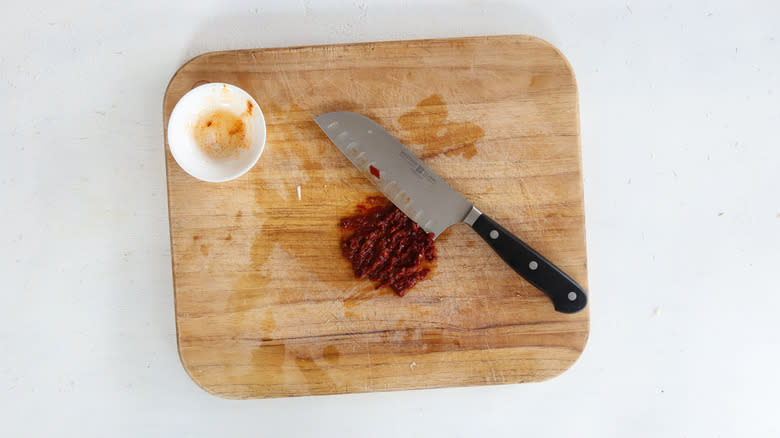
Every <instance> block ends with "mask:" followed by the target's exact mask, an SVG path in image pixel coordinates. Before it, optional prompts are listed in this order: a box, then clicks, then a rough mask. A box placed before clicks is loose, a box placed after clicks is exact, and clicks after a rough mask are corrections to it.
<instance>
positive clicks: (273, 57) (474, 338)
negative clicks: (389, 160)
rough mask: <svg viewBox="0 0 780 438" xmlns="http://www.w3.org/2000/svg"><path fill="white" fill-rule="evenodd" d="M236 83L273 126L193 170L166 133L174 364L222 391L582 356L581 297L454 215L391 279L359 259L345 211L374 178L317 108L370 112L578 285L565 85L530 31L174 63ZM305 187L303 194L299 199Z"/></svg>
mask: <svg viewBox="0 0 780 438" xmlns="http://www.w3.org/2000/svg"><path fill="white" fill-rule="evenodd" d="M207 82H227V83H230V84H234V85H237V86H239V87H241V88H243V89H244V90H246V91H248V92H249V93H250V94H251V95H252V96H254V98H255V99H256V100H257V102H258V103H259V105H260V107H261V109H262V111H263V113H264V114H265V118H266V121H267V126H268V136H267V142H266V147H265V151H264V153H263V155H262V157H261V158H260V161H259V162H258V164H257V165H256V166H255V167H254V168H253V169H252V170H251V171H250V172H248V173H247V174H245V175H244V176H242V177H240V178H238V179H236V180H233V181H231V182H227V183H220V184H213V183H205V182H201V181H198V180H196V179H195V178H193V177H191V176H189V175H188V174H186V173H185V172H184V171H183V170H182V169H181V168H180V167H179V166H178V165H177V164H176V162H175V161H174V159H173V158H172V156H171V154H170V151H169V150H168V148H167V145H166V163H167V176H168V203H169V210H170V226H171V252H172V258H173V277H174V294H175V302H176V327H177V335H178V345H179V354H180V356H181V361H182V363H183V365H184V368H185V369H186V370H187V373H189V375H190V376H191V377H192V379H193V380H194V381H195V382H196V383H197V384H198V385H200V386H201V387H203V388H204V389H205V390H206V391H208V392H210V393H212V394H215V395H218V396H221V397H227V398H258V397H283V396H296V395H306V394H334V393H348V392H365V391H385V390H399V389H417V388H434V387H447V386H466V385H487V384H500V383H517V382H532V381H540V380H545V379H548V378H551V377H553V376H556V375H558V374H560V373H562V372H563V371H565V370H566V369H567V368H569V367H570V366H571V365H572V363H574V361H575V360H577V358H578V357H579V355H580V353H581V352H582V349H583V347H584V345H585V342H586V340H587V338H588V329H589V317H588V311H587V309H586V310H585V311H583V312H580V313H577V314H573V315H566V314H561V313H557V312H555V311H554V310H553V306H552V304H551V302H550V300H549V299H548V298H547V297H546V296H545V295H544V294H543V293H542V292H540V291H538V290H537V289H535V288H534V287H532V286H530V285H529V284H528V283H527V282H526V281H525V280H523V279H522V278H520V277H519V276H518V275H517V274H515V272H514V271H512V270H511V269H510V268H508V267H507V266H506V265H505V264H504V263H503V262H502V261H501V259H500V258H499V257H498V256H497V255H496V254H495V253H493V251H492V250H490V249H489V248H488V246H487V245H486V244H485V243H484V242H483V241H482V240H481V239H480V238H479V237H478V236H477V235H476V234H475V233H474V232H473V231H472V230H471V229H470V228H469V227H468V226H466V225H463V224H459V225H456V226H453V227H451V228H450V229H449V230H447V231H445V232H444V233H443V234H442V235H441V236H440V237H439V239H438V240H437V241H436V245H437V248H438V254H439V260H438V264H437V266H436V267H435V269H434V271H433V274H432V276H431V277H430V278H429V279H427V280H425V281H423V282H421V283H420V284H418V285H417V287H415V288H414V289H412V290H411V291H409V292H408V294H407V296H406V297H404V298H399V297H397V296H396V295H395V294H393V293H392V291H390V290H389V289H380V290H375V289H374V286H373V285H372V284H371V283H370V282H369V281H368V280H357V279H355V278H354V277H353V274H352V271H351V269H350V265H349V263H348V262H347V261H346V260H345V259H344V258H343V257H342V256H341V254H340V248H339V242H340V238H341V235H340V229H339V219H340V218H342V217H345V216H348V215H350V214H353V213H354V212H355V207H356V205H357V204H359V203H360V202H361V201H363V200H364V199H365V198H366V197H367V196H370V195H377V194H378V192H376V189H375V188H374V186H373V185H371V183H370V182H369V181H368V180H367V179H365V178H364V177H363V176H362V175H361V174H360V173H358V171H357V170H356V169H354V168H353V166H352V165H351V164H350V163H349V161H347V159H346V158H344V157H343V156H342V155H341V153H340V152H339V151H338V149H336V147H335V146H334V145H333V144H331V142H330V141H329V140H328V139H327V137H326V136H325V135H324V134H323V133H322V132H321V131H320V129H319V128H318V127H317V125H316V124H315V123H314V121H313V120H312V117H313V116H315V115H317V114H321V113H325V112H328V111H336V110H348V111H354V112H359V113H361V114H364V115H366V116H368V117H370V118H372V119H374V120H375V121H376V122H378V123H379V124H381V125H382V126H384V127H385V128H386V129H387V130H388V131H390V132H391V133H392V134H394V135H395V136H396V137H397V138H399V139H400V140H401V141H402V142H403V143H404V144H405V145H406V146H407V147H408V148H409V149H410V150H412V151H413V152H414V153H416V154H417V155H418V156H419V157H421V158H422V159H423V160H424V161H425V162H426V163H427V164H428V165H429V166H430V167H431V168H432V169H433V170H434V171H436V172H437V173H439V175H441V176H442V177H443V178H444V179H445V180H446V181H448V182H449V183H450V185H452V186H453V187H454V188H455V189H457V190H459V191H460V192H461V193H463V194H464V195H465V196H466V198H468V199H470V200H472V201H473V202H474V203H475V205H476V206H477V207H478V208H480V209H481V210H482V211H484V212H485V213H488V214H489V215H491V216H492V217H493V218H495V219H496V220H498V221H499V222H501V223H502V224H503V225H504V226H505V227H506V228H507V229H509V230H511V231H513V232H514V233H515V234H517V235H518V236H520V237H521V238H522V239H524V240H525V241H526V242H528V243H529V244H531V245H532V246H533V247H535V248H536V249H538V250H539V251H540V252H541V253H542V254H544V255H545V256H546V257H547V258H549V259H550V260H551V261H552V262H553V263H556V264H557V265H558V266H560V267H561V268H562V269H563V270H564V271H566V272H567V273H568V274H569V275H571V276H572V277H573V278H574V279H575V280H576V281H577V282H579V283H580V284H582V285H583V286H585V287H586V286H587V275H586V255H585V223H584V212H583V192H582V173H581V160H580V139H579V113H578V104H577V87H576V84H575V80H574V74H573V72H572V69H571V66H570V65H569V63H568V62H567V61H566V59H564V58H563V56H562V55H561V53H560V52H559V51H558V50H556V49H555V47H553V46H551V45H550V44H548V43H546V42H544V41H542V40H539V39H537V38H532V37H528V36H498V37H477V38H456V39H436V40H422V41H397V42H383V43H365V44H347V45H334V46H314V47H295V48H281V49H257V50H240V51H229V52H217V53H207V54H205V55H201V56H198V57H197V58H195V59H193V60H191V61H189V62H188V63H186V64H185V65H184V66H182V67H181V69H180V70H179V71H178V72H176V74H175V75H174V77H173V79H172V80H171V82H170V85H169V86H168V89H167V91H166V93H165V103H164V122H165V125H166V126H167V122H168V117H169V115H170V113H171V110H172V109H173V107H174V105H175V104H176V102H177V101H178V100H179V98H181V97H182V96H183V95H184V94H185V93H186V92H187V91H189V90H190V89H192V88H193V87H195V86H197V85H200V84H203V83H207ZM298 187H300V193H301V195H300V199H298Z"/></svg>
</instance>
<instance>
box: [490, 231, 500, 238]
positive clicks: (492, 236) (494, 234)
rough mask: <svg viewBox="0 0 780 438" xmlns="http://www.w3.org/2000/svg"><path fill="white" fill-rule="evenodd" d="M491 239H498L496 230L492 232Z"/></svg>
mask: <svg viewBox="0 0 780 438" xmlns="http://www.w3.org/2000/svg"><path fill="white" fill-rule="evenodd" d="M490 238H491V239H493V240H496V239H498V231H496V230H493V231H491V232H490Z"/></svg>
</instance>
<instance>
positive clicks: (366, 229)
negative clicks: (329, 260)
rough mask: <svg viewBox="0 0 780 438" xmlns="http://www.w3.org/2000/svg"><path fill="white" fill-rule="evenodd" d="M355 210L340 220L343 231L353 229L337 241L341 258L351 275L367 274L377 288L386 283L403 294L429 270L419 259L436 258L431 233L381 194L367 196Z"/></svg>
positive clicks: (400, 294)
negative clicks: (352, 273)
mask: <svg viewBox="0 0 780 438" xmlns="http://www.w3.org/2000/svg"><path fill="white" fill-rule="evenodd" d="M358 211H359V214H357V215H355V216H351V217H347V218H344V219H342V220H341V228H342V229H343V230H346V231H353V233H352V234H351V235H350V236H349V237H346V238H344V239H343V240H342V242H341V251H342V253H343V254H344V257H346V258H347V260H349V261H350V263H352V270H353V271H354V272H355V277H357V278H363V277H368V278H369V279H371V280H373V281H376V282H377V286H376V288H377V289H379V288H381V287H384V286H390V288H392V289H393V290H394V291H395V293H397V294H398V295H399V296H404V294H405V293H406V291H407V290H409V289H411V288H412V287H414V285H416V284H417V282H419V281H420V280H422V279H424V278H425V277H427V276H428V274H429V273H430V269H429V268H427V267H423V262H425V261H427V262H431V261H434V260H436V246H435V245H434V243H433V238H434V234H433V233H426V232H425V230H423V229H422V228H420V226H419V225H417V224H416V223H415V222H414V221H412V220H411V219H409V218H408V217H407V216H406V215H405V214H404V213H403V212H402V211H401V210H399V209H398V207H396V206H395V205H393V204H391V203H389V202H388V201H387V199H385V198H382V197H371V198H368V199H367V200H366V203H365V205H360V206H358Z"/></svg>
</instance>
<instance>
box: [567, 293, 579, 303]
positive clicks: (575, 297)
mask: <svg viewBox="0 0 780 438" xmlns="http://www.w3.org/2000/svg"><path fill="white" fill-rule="evenodd" d="M567 298H569V301H574V300H576V299H577V292H569V295H567Z"/></svg>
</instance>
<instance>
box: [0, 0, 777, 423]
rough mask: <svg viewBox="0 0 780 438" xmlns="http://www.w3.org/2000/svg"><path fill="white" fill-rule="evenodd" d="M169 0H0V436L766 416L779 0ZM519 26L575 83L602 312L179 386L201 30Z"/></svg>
mask: <svg viewBox="0 0 780 438" xmlns="http://www.w3.org/2000/svg"><path fill="white" fill-rule="evenodd" d="M158 3H160V4H158ZM165 3H166V2H134V1H121V2H120V1H117V2H105V1H80V2H57V1H40V2H35V1H12V2H10V3H9V2H8V1H3V2H2V6H0V47H1V50H0V140H1V141H0V201H2V204H0V205H1V206H0V288H1V289H2V291H1V292H2V293H1V294H0V435H3V436H9V437H11V436H23V435H38V436H41V435H44V436H45V435H54V436H61V435H68V436H284V435H287V434H289V435H298V436H338V437H349V436H369V434H370V435H372V436H401V435H404V436H423V435H432V436H447V437H472V436H531V437H537V436H571V437H575V436H576V437H605V436H606V437H626V436H630V437H659V436H663V437H678V436H679V437H693V436H702V437H713V436H744V437H758V436H766V437H769V436H778V431H779V427H778V422H777V421H776V420H775V419H774V417H775V416H776V415H777V413H778V407H779V406H780V400H779V398H778V391H780V378H779V377H778V364H780V323H779V322H778V309H780V287H778V281H779V280H780V279H779V277H778V270H779V268H780V134H779V133H778V129H780V126H779V125H780V123H778V122H780V109H779V105H778V104H780V88H779V87H778V84H780V30H778V29H780V6H778V3H777V2H776V1H771V0H768V1H747V2H736V1H695V2H694V1H687V2H655V1H653V2H650V1H647V2H639V1H631V2H625V1H604V0H602V1H589V2H575V1H571V2H565V1H546V2H539V1H537V2H512V1H476V0H473V1H455V2H443V1H442V2H433V1H406V2H378V1H376V2H370V1H363V0H360V1H355V2H353V1H344V2H339V1H324V2H313V1H312V2H308V1H303V2H295V1H287V2H281V1H280V2H260V1H254V2H249V1H246V2H226V1H216V0H214V1H192V0H180V1H172V2H167V3H168V4H165ZM585 4H587V6H585ZM511 33H526V34H531V35H536V36H539V37H542V38H544V39H547V40H548V41H550V42H552V43H553V44H555V45H556V46H557V47H558V48H560V49H561V50H562V52H563V53H564V54H565V55H566V56H567V57H568V59H569V60H570V61H571V63H572V65H573V66H574V70H575V72H576V74H577V79H578V84H579V90H580V98H581V119H582V124H581V126H582V155H583V160H584V172H585V197H586V212H587V239H588V255H589V280H590V281H589V283H590V292H591V318H592V330H591V335H590V340H589V343H588V346H587V348H586V350H585V352H584V354H583V355H582V357H581V359H580V360H579V361H578V362H577V363H576V364H575V365H574V367H573V368H572V369H570V370H569V371H568V372H566V373H565V374H563V375H562V376H560V377H558V378H556V379H554V380H552V381H549V382H545V383H539V384H525V385H510V386H493V387H479V388H466V389H463V388H455V389H442V390H429V391H413V392H397V393H373V394H359V395H345V396H328V397H304V398H295V399H276V400H256V401H228V400H222V399H218V398H215V397H213V396H211V395H208V394H207V393H205V392H204V391H202V390H201V389H199V388H198V387H197V386H195V384H193V383H192V382H191V381H190V380H189V378H188V377H187V375H186V374H185V373H184V371H183V369H182V367H181V365H180V363H179V360H178V356H177V354H176V340H175V329H174V313H173V292H172V280H171V268H170V248H169V235H168V216H167V214H168V213H167V203H166V192H165V176H164V161H163V157H164V155H163V134H162V132H163V129H162V116H161V112H162V96H163V92H164V90H165V87H166V85H167V83H168V81H169V79H170V78H171V76H172V75H173V73H174V72H175V71H176V69H177V68H178V67H179V66H180V65H181V64H182V63H183V62H185V61H186V60H188V59H189V58H191V57H193V56H195V55H198V54H200V53H203V52H206V51H212V50H222V49H237V48H253V47H280V46H291V45H307V44H322V43H341V42H354V41H377V40H397V39H413V38H422V37H454V36H470V35H487V34H511Z"/></svg>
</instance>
